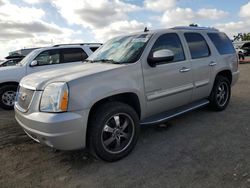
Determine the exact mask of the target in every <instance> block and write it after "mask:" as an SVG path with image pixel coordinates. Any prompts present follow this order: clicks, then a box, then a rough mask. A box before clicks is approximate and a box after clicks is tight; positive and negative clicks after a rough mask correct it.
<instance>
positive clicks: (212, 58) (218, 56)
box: [15, 27, 239, 161]
mask: <svg viewBox="0 0 250 188" xmlns="http://www.w3.org/2000/svg"><path fill="white" fill-rule="evenodd" d="M238 76H239V71H238V59H237V55H236V52H235V50H234V47H233V45H232V43H231V41H230V40H229V39H228V37H227V36H226V35H225V34H224V33H221V32H219V31H218V30H216V29H210V28H200V27H197V28H194V27H176V28H171V29H163V30H156V31H146V32H140V33H135V34H130V35H127V36H121V37H117V38H114V39H111V40H110V41H108V42H107V43H106V44H105V45H103V46H102V47H101V48H99V49H98V50H97V51H96V52H95V53H94V54H92V55H91V56H90V57H89V58H88V59H87V63H85V64H84V65H75V66H72V67H67V68H64V69H63V68H62V69H60V70H53V71H46V72H40V73H36V74H33V75H30V76H27V77H25V78H23V79H22V81H21V83H20V87H19V93H18V97H17V102H16V104H15V111H16V119H17V121H18V123H19V124H20V125H21V127H22V128H23V129H24V131H25V132H26V133H27V134H28V135H29V136H30V137H31V138H32V139H34V140H35V141H37V142H40V143H43V144H46V145H48V146H50V147H53V148H57V149H61V150H74V149H80V148H85V147H87V148H88V149H89V151H90V152H91V153H92V154H93V155H94V156H96V157H99V158H101V159H103V160H106V161H116V160H119V159H121V158H123V157H125V156H126V155H127V154H129V152H130V151H131V150H132V149H133V148H134V146H135V145H136V142H137V139H138V134H139V127H140V125H148V124H150V125H153V124H159V123H161V122H164V121H167V120H169V119H170V118H173V117H176V116H178V115H181V114H183V113H185V112H188V111H190V110H193V109H196V108H199V107H202V106H205V105H209V106H210V107H211V109H213V110H216V111H221V110H224V109H225V108H226V107H227V105H228V103H229V100H230V94H231V93H230V91H231V86H232V85H234V84H235V83H236V81H237V79H238Z"/></svg>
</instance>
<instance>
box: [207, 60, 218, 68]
mask: <svg viewBox="0 0 250 188" xmlns="http://www.w3.org/2000/svg"><path fill="white" fill-rule="evenodd" d="M215 65H217V63H215V62H213V61H212V62H211V63H210V64H209V66H211V67H213V66H215Z"/></svg>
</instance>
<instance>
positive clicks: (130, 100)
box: [86, 92, 141, 146]
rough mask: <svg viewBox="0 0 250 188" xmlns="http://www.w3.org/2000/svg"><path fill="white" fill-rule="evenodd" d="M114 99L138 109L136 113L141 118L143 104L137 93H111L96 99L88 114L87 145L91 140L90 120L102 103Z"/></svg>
mask: <svg viewBox="0 0 250 188" xmlns="http://www.w3.org/2000/svg"><path fill="white" fill-rule="evenodd" d="M112 101H117V102H122V103H125V104H128V105H129V106H131V107H132V108H133V109H134V110H135V111H136V113H137V114H138V117H139V119H140V117H141V104H140V100H139V97H138V95H137V94H136V93H133V92H125V93H120V94H115V95H111V96H108V97H105V98H103V99H101V100H99V101H96V102H95V103H94V104H93V105H92V107H91V108H90V111H89V116H88V121H87V130H86V146H88V144H89V141H88V137H89V127H88V125H89V121H90V119H91V117H92V115H93V114H94V113H95V111H96V110H97V109H98V108H99V107H100V106H101V105H102V104H104V103H106V102H112Z"/></svg>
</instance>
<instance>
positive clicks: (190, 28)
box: [171, 26, 219, 31]
mask: <svg viewBox="0 0 250 188" xmlns="http://www.w3.org/2000/svg"><path fill="white" fill-rule="evenodd" d="M171 29H175V30H178V29H179V30H182V29H183V30H184V29H185V30H210V31H219V30H218V29H216V28H214V27H199V26H177V27H173V28H171Z"/></svg>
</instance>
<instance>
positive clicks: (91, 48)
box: [90, 47, 99, 52]
mask: <svg viewBox="0 0 250 188" xmlns="http://www.w3.org/2000/svg"><path fill="white" fill-rule="evenodd" d="M98 48H99V47H90V50H91V51H92V52H95V51H96V50H97V49H98Z"/></svg>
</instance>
